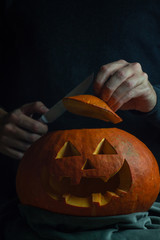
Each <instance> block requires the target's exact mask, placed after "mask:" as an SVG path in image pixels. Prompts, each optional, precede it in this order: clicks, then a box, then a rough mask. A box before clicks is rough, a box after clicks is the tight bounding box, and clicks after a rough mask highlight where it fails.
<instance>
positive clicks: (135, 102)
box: [94, 60, 157, 112]
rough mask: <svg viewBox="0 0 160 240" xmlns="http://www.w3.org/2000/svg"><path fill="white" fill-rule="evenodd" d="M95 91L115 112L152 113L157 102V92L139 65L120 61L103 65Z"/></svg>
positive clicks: (96, 80)
mask: <svg viewBox="0 0 160 240" xmlns="http://www.w3.org/2000/svg"><path fill="white" fill-rule="evenodd" d="M94 91H95V94H96V95H97V96H99V97H100V98H101V99H103V100H104V101H105V102H106V103H107V104H108V105H109V106H110V107H111V108H112V109H113V110H114V111H117V110H118V109H121V110H138V111H141V112H149V111H151V110H152V109H153V108H154V106H155V105H156V102H157V95H156V92H155V90H154V88H153V86H152V85H151V83H150V82H149V80H148V76H147V74H146V73H145V72H143V70H142V67H141V65H140V64H139V63H128V62H126V61H125V60H119V61H116V62H112V63H109V64H106V65H103V66H102V67H101V68H100V71H99V72H98V74H97V76H96V78H95V83H94Z"/></svg>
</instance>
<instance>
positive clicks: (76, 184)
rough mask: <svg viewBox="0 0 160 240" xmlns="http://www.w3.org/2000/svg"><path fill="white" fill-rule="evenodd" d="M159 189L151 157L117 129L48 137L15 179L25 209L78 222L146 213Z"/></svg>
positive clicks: (27, 158) (32, 150)
mask: <svg viewBox="0 0 160 240" xmlns="http://www.w3.org/2000/svg"><path fill="white" fill-rule="evenodd" d="M159 187H160V178H159V169H158V165H157V162H156V160H155V158H154V156H153V154H152V153H151V152H150V150H149V149H148V148H147V147H146V146H145V145H144V144H143V143H142V142H141V141H139V140H138V139H137V138H136V137H134V136H132V135H131V134H129V133H127V132H124V131H122V130H119V129H116V128H113V129H79V130H78V129H77V130H65V131H56V132H53V133H49V134H47V135H46V136H44V137H42V138H41V139H40V140H38V141H37V142H36V143H35V144H33V146H32V147H31V148H30V149H29V150H28V151H27V153H26V154H25V156H24V158H23V160H22V162H21V164H20V167H19V170H18V174H17V193H18V195H19V198H20V200H21V202H22V203H23V204H29V205H33V206H37V207H40V208H44V209H47V210H50V211H53V212H58V213H63V214H71V215H81V216H109V215H117V214H128V213H131V212H136V211H146V210H148V208H149V207H150V206H151V204H152V203H153V202H154V201H155V199H156V197H157V195H158V193H159Z"/></svg>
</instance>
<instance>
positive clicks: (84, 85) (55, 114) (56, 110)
mask: <svg viewBox="0 0 160 240" xmlns="http://www.w3.org/2000/svg"><path fill="white" fill-rule="evenodd" d="M93 78H94V73H92V74H91V75H90V76H89V77H87V78H86V79H85V80H83V81H82V82H81V83H80V84H79V85H78V86H76V87H75V88H74V89H73V90H72V91H70V92H69V93H68V94H67V95H66V96H65V97H70V96H75V95H79V94H83V93H85V92H86V91H87V89H88V88H89V86H90V85H91V83H92V81H93ZM65 111H66V108H65V107H64V105H63V101H62V99H61V100H60V101H59V102H57V103H56V104H55V105H54V106H53V107H51V108H50V109H49V111H48V112H46V113H45V114H43V115H42V116H41V117H40V119H39V120H40V121H41V122H43V123H46V124H48V123H51V122H54V121H55V120H56V119H57V118H59V117H60V116H61V115H62V114H63V113H64V112H65Z"/></svg>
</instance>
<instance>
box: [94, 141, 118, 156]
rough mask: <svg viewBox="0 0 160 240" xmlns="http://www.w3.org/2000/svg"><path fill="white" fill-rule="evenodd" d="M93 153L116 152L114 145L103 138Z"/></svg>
mask: <svg viewBox="0 0 160 240" xmlns="http://www.w3.org/2000/svg"><path fill="white" fill-rule="evenodd" d="M93 154H94V155H96V154H117V152H116V150H115V149H114V147H113V146H112V145H111V144H110V143H109V142H108V141H107V140H106V139H105V138H103V139H102V140H101V142H100V143H99V144H98V145H97V147H96V150H95V151H94V152H93Z"/></svg>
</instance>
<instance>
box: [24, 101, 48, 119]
mask: <svg viewBox="0 0 160 240" xmlns="http://www.w3.org/2000/svg"><path fill="white" fill-rule="evenodd" d="M20 109H21V111H22V112H23V113H24V114H25V115H28V116H30V115H32V114H34V113H39V114H44V113H46V112H48V110H49V109H48V108H47V107H46V106H45V105H44V103H42V102H40V101H36V102H32V103H28V104H25V105H23V106H22V107H21V108H20Z"/></svg>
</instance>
